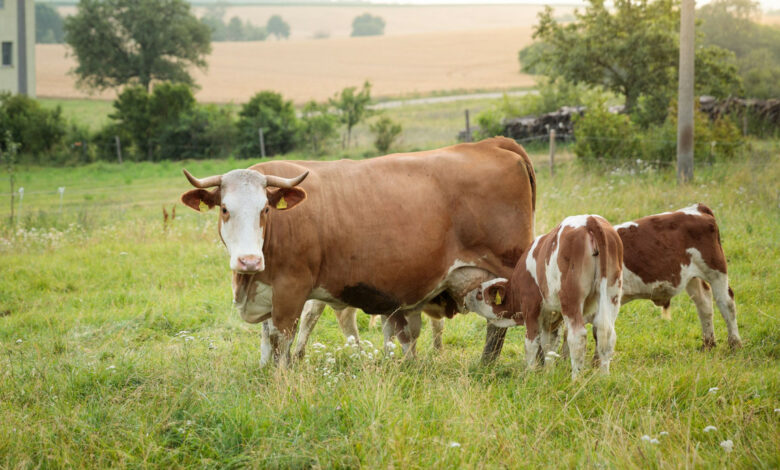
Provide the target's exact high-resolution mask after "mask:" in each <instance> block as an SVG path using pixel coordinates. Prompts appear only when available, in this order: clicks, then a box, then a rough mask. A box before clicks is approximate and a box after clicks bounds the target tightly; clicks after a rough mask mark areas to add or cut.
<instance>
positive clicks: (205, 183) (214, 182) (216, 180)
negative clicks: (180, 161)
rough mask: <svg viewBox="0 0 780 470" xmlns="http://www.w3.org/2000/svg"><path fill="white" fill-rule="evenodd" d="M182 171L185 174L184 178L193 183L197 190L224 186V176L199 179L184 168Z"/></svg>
mask: <svg viewBox="0 0 780 470" xmlns="http://www.w3.org/2000/svg"><path fill="white" fill-rule="evenodd" d="M181 171H183V172H184V176H186V177H187V179H188V180H189V181H190V183H192V185H193V186H195V187H196V188H212V187H214V186H219V185H221V184H222V175H214V176H209V177H208V178H203V179H198V178H195V177H194V176H192V173H190V172H189V171H187V170H185V169H184V168H182V169H181Z"/></svg>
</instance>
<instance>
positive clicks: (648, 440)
mask: <svg viewBox="0 0 780 470" xmlns="http://www.w3.org/2000/svg"><path fill="white" fill-rule="evenodd" d="M642 440H643V441H647V442H650V436H648V435H647V434H645V435H644V436H642Z"/></svg>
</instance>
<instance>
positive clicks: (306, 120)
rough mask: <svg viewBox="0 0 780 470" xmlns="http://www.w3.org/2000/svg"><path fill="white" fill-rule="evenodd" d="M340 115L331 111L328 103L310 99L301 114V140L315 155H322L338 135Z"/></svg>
mask: <svg viewBox="0 0 780 470" xmlns="http://www.w3.org/2000/svg"><path fill="white" fill-rule="evenodd" d="M338 123H339V118H338V116H335V115H333V114H331V113H330V112H329V108H328V105H325V104H317V103H316V102H314V101H309V102H308V103H306V104H305V105H304V107H303V112H302V115H301V126H300V128H301V141H302V143H303V145H305V146H306V147H307V148H308V149H309V150H310V151H311V152H313V153H314V154H315V155H321V154H322V153H323V152H324V151H325V149H326V148H327V146H328V143H329V141H330V140H331V139H333V137H335V136H336V133H337V132H336V128H337V126H338Z"/></svg>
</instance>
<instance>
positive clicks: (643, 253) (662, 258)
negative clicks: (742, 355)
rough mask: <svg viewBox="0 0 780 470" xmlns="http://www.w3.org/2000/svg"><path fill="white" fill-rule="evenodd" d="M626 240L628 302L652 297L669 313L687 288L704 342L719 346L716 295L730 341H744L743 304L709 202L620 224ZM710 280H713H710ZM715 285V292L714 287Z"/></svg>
mask: <svg viewBox="0 0 780 470" xmlns="http://www.w3.org/2000/svg"><path fill="white" fill-rule="evenodd" d="M615 229H617V232H618V235H620V238H621V240H623V248H624V257H623V262H624V266H623V303H626V302H630V301H632V300H636V299H649V300H652V301H653V302H654V303H655V304H656V305H659V306H661V307H663V309H664V316H665V317H670V316H669V313H668V309H669V303H670V301H671V299H672V297H674V296H676V295H678V294H680V293H681V292H682V291H683V290H685V291H687V292H688V295H690V297H691V300H693V303H694V304H695V305H696V310H697V311H698V313H699V321H700V322H701V331H702V338H703V341H704V345H703V347H704V348H711V347H713V346H715V333H714V331H713V326H712V316H713V309H712V296H714V297H715V302H716V303H717V304H718V310H720V314H721V316H723V319H724V320H725V321H726V327H727V328H728V341H729V346H731V347H732V348H736V347H739V346H741V345H742V340H741V339H740V337H739V329H738V328H737V307H736V304H735V303H734V292H733V291H732V290H731V287H729V280H728V275H727V273H726V271H727V269H726V256H725V255H724V253H723V247H722V246H721V244H720V231H719V229H718V224H717V222H716V221H715V216H714V214H713V213H712V210H710V208H709V207H707V206H705V205H704V204H694V205H692V206H689V207H686V208H683V209H679V210H677V211H675V212H664V213H662V214H655V215H651V216H647V217H642V218H641V219H637V220H634V221H631V222H625V223H622V224H620V225H616V226H615ZM708 284H709V285H708ZM709 286H712V295H710V287H709Z"/></svg>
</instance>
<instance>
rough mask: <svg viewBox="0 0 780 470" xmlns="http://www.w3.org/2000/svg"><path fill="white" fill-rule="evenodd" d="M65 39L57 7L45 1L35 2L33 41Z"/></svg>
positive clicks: (61, 40) (53, 41) (44, 41)
mask: <svg viewBox="0 0 780 470" xmlns="http://www.w3.org/2000/svg"><path fill="white" fill-rule="evenodd" d="M64 40H65V31H64V30H63V21H62V17H61V16H60V14H59V13H58V12H57V9H56V8H54V7H52V6H51V5H49V4H47V3H37V2H36V3H35V42H36V43H39V44H53V43H61V42H63V41H64Z"/></svg>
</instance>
